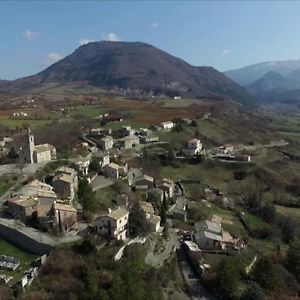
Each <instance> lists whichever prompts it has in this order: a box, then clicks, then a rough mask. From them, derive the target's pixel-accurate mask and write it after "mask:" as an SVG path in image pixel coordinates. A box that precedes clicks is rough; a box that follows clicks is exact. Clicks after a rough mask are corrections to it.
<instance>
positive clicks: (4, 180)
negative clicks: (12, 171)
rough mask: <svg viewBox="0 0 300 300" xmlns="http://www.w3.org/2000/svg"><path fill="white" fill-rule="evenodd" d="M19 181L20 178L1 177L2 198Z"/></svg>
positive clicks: (0, 189)
mask: <svg viewBox="0 0 300 300" xmlns="http://www.w3.org/2000/svg"><path fill="white" fill-rule="evenodd" d="M17 180H18V176H16V175H14V176H12V177H10V176H7V175H5V176H1V177H0V196H2V195H4V194H5V193H6V191H7V190H8V189H9V188H11V187H12V186H13V185H14V184H15V183H16V182H17Z"/></svg>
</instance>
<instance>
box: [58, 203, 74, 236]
mask: <svg viewBox="0 0 300 300" xmlns="http://www.w3.org/2000/svg"><path fill="white" fill-rule="evenodd" d="M53 208H54V226H56V227H57V228H58V229H59V230H60V231H61V232H68V231H71V230H76V229H77V210H76V209H75V208H74V207H72V206H70V205H67V204H63V203H57V202H56V203H54V206H53Z"/></svg>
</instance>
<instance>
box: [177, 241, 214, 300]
mask: <svg viewBox="0 0 300 300" xmlns="http://www.w3.org/2000/svg"><path fill="white" fill-rule="evenodd" d="M177 257H178V262H179V264H180V267H181V271H182V275H183V277H184V280H185V282H186V285H187V288H188V290H189V293H190V295H191V298H192V300H216V298H215V297H214V296H212V295H211V294H210V293H209V292H208V291H207V290H206V289H205V287H204V286H203V285H202V284H201V282H200V280H199V278H198V276H197V275H195V273H194V271H193V269H192V267H191V265H190V263H189V261H188V258H187V256H186V254H185V252H184V250H183V249H182V247H180V249H178V250H177Z"/></svg>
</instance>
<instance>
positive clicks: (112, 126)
mask: <svg viewBox="0 0 300 300" xmlns="http://www.w3.org/2000/svg"><path fill="white" fill-rule="evenodd" d="M123 126H131V128H134V129H139V128H143V127H144V128H145V127H146V128H147V127H148V125H145V124H143V123H137V122H132V121H122V122H119V121H115V122H108V123H107V124H106V125H105V126H104V128H110V129H111V130H118V129H121V128H122V127H123Z"/></svg>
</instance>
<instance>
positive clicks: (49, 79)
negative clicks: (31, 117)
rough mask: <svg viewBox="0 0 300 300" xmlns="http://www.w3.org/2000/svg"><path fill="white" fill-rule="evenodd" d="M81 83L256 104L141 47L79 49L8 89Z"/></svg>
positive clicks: (216, 79)
mask: <svg viewBox="0 0 300 300" xmlns="http://www.w3.org/2000/svg"><path fill="white" fill-rule="evenodd" d="M70 82H81V83H86V84H89V85H92V86H96V87H99V88H103V89H106V90H113V91H116V92H118V93H121V94H123V95H130V96H132V95H134V96H148V97H149V96H151V95H168V96H175V95H181V96H184V97H193V98H206V99H218V100H224V99H225V100H234V101H236V102H239V103H245V104H253V103H255V102H256V99H255V98H253V97H252V96H250V95H249V94H248V93H247V91H246V90H245V89H244V88H242V87H241V86H239V85H238V84H237V83H235V82H234V81H232V80H231V79H229V78H227V77H226V76H225V75H224V74H223V73H221V72H218V71H217V70H215V69H214V68H212V67H195V66H192V65H189V64H188V63H186V62H185V61H183V60H181V59H179V58H176V57H174V56H172V55H170V54H168V53H166V52H164V51H162V50H160V49H158V48H156V47H154V46H151V45H148V44H145V43H140V42H132V43H131V42H104V41H102V42H95V43H89V44H87V45H84V46H81V47H79V48H78V49H77V50H75V51H74V52H73V53H72V54H71V55H69V56H67V57H66V58H64V59H62V60H60V61H59V62H57V63H55V64H54V65H52V66H50V67H49V68H47V69H46V70H44V71H42V72H40V73H38V74H36V75H33V76H29V77H26V78H22V79H18V80H16V81H14V82H12V83H11V84H10V88H11V89H19V90H24V89H26V90H28V89H33V88H37V87H39V86H41V85H45V84H50V83H51V84H53V83H66V84H67V83H70Z"/></svg>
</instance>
